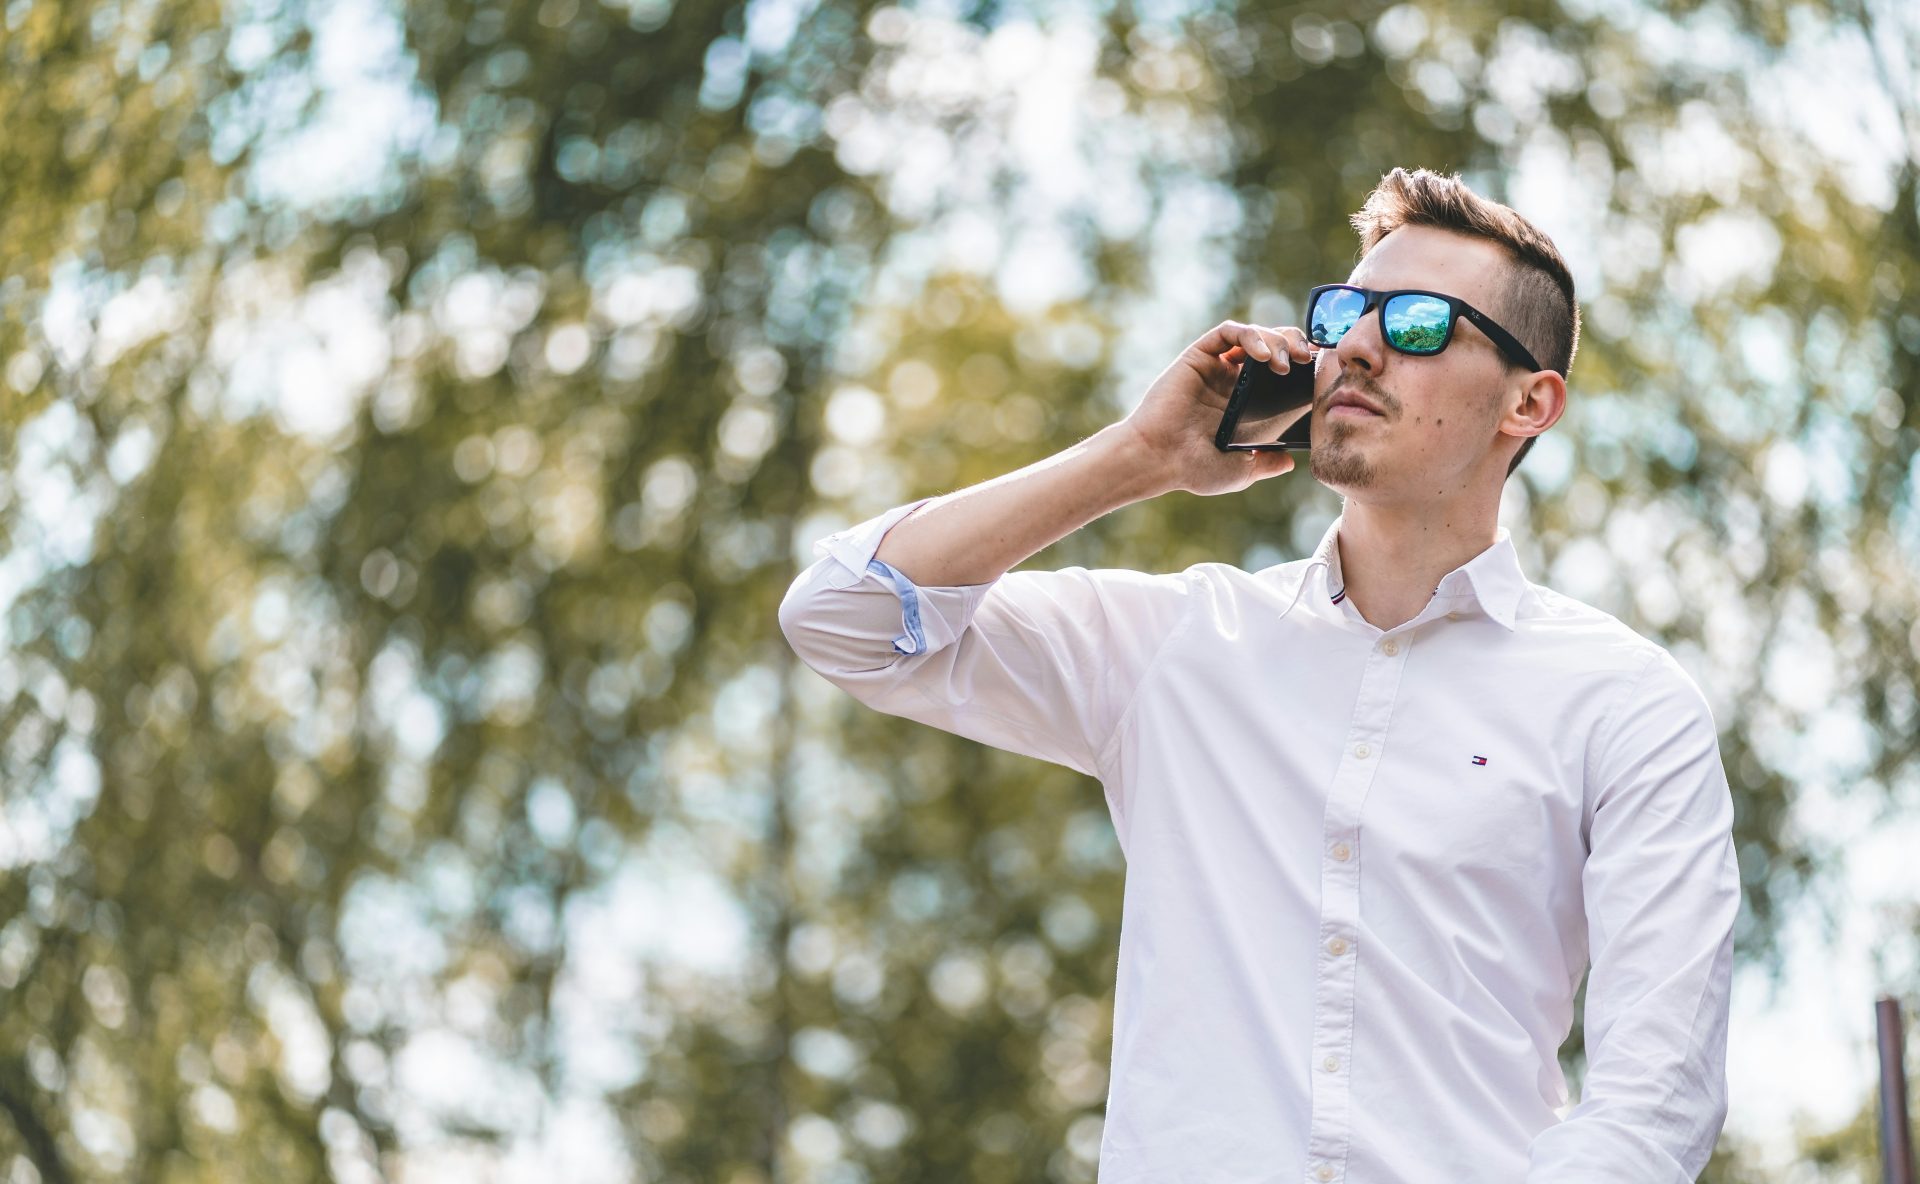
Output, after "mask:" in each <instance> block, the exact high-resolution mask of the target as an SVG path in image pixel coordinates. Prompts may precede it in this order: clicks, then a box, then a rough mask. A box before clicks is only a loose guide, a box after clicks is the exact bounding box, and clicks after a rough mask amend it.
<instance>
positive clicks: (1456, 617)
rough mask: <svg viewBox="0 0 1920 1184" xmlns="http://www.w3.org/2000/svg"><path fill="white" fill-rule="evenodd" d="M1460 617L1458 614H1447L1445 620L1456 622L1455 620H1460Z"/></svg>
mask: <svg viewBox="0 0 1920 1184" xmlns="http://www.w3.org/2000/svg"><path fill="white" fill-rule="evenodd" d="M1460 617H1461V614H1460V613H1448V614H1447V620H1449V621H1457V620H1459V619H1460Z"/></svg>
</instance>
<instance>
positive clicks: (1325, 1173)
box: [1314, 1163, 1333, 1180]
mask: <svg viewBox="0 0 1920 1184" xmlns="http://www.w3.org/2000/svg"><path fill="white" fill-rule="evenodd" d="M1314 1175H1315V1176H1317V1177H1319V1178H1320V1179H1322V1180H1331V1179H1333V1169H1332V1168H1330V1167H1328V1166H1327V1165H1326V1164H1324V1163H1323V1164H1321V1165H1320V1170H1319V1171H1316V1172H1315V1173H1314Z"/></svg>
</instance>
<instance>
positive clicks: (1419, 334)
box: [1307, 284, 1546, 370]
mask: <svg viewBox="0 0 1920 1184" xmlns="http://www.w3.org/2000/svg"><path fill="white" fill-rule="evenodd" d="M1376 308H1378V309H1379V310H1380V329H1381V335H1382V336H1383V337H1385V338H1386V339H1387V344H1388V345H1390V346H1392V347H1393V348H1394V349H1397V350H1399V351H1400V352H1401V353H1403V354H1413V355H1415V356H1417V357H1431V356H1433V355H1434V354H1437V353H1439V352H1440V351H1441V350H1443V349H1445V348H1447V343H1448V342H1450V341H1452V340H1453V323H1454V322H1455V321H1457V320H1459V319H1460V318H1461V317H1465V318H1467V319H1468V320H1469V321H1472V322H1473V323H1474V324H1475V325H1478V326H1479V327H1480V331H1481V332H1482V333H1485V334H1486V335H1487V336H1488V338H1490V339H1491V340H1492V341H1493V343H1494V344H1495V345H1497V346H1499V347H1500V350H1501V352H1502V353H1505V354H1506V355H1507V356H1508V357H1510V358H1512V359H1513V360H1514V361H1516V362H1518V363H1520V364H1521V365H1522V366H1525V367H1526V368H1527V369H1529V370H1544V369H1545V368H1546V367H1544V366H1542V365H1540V363H1538V362H1536V361H1534V360H1533V355H1532V354H1530V353H1528V352H1527V347H1526V346H1524V345H1521V344H1520V341H1519V339H1518V338H1516V337H1514V335H1513V334H1511V333H1509V332H1507V331H1506V330H1505V329H1502V328H1501V327H1500V326H1499V325H1497V324H1495V323H1494V320H1493V318H1492V317H1490V316H1488V315H1487V314H1486V313H1483V312H1481V311H1480V310H1479V309H1477V308H1475V307H1474V306H1473V305H1471V304H1468V303H1467V302H1466V301H1464V300H1461V299H1459V298H1457V297H1454V296H1447V295H1443V294H1442V293H1439V292H1423V291H1421V290H1420V289H1418V288H1396V289H1394V290H1392V291H1387V292H1381V291H1375V290H1374V289H1372V288H1360V287H1355V286H1354V285H1353V284H1321V285H1320V286H1319V287H1317V288H1315V289H1313V290H1312V291H1311V292H1308V293H1307V339H1308V340H1309V341H1311V342H1313V343H1314V344H1315V345H1321V346H1327V345H1337V344H1339V342H1340V339H1341V338H1342V337H1345V336H1346V335H1347V330H1349V329H1351V328H1353V327H1354V326H1355V325H1357V324H1359V323H1360V318H1361V317H1364V316H1366V315H1367V314H1368V313H1370V312H1372V311H1373V310H1374V309H1376Z"/></svg>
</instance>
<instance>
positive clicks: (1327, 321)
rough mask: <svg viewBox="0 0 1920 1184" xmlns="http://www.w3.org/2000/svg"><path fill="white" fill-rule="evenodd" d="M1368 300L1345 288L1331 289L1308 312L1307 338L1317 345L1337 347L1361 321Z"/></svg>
mask: <svg viewBox="0 0 1920 1184" xmlns="http://www.w3.org/2000/svg"><path fill="white" fill-rule="evenodd" d="M1366 305H1367V298H1366V297H1365V296H1362V295H1361V294H1360V293H1358V292H1349V291H1348V290H1347V289H1345V288H1329V289H1328V290H1327V291H1325V292H1322V293H1320V297H1319V299H1317V300H1315V301H1314V302H1313V307H1312V308H1311V309H1310V310H1308V312H1307V337H1308V339H1309V340H1311V341H1312V342H1313V343H1314V344H1315V345H1337V344H1339V342H1340V339H1341V338H1342V337H1345V336H1346V335H1347V330H1348V329H1351V328H1353V326H1354V324H1355V322H1357V321H1359V319H1360V310H1361V309H1363V308H1365V307H1366Z"/></svg>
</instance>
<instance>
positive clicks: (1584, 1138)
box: [1527, 650, 1740, 1184]
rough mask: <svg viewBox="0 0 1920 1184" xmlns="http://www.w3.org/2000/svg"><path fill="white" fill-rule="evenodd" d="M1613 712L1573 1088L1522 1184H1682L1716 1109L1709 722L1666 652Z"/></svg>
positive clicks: (1588, 895) (1718, 1048)
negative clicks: (1579, 1067) (1581, 1080)
mask: <svg viewBox="0 0 1920 1184" xmlns="http://www.w3.org/2000/svg"><path fill="white" fill-rule="evenodd" d="M1613 714H1614V715H1615V717H1616V721H1617V722H1616V723H1615V725H1614V726H1613V727H1612V729H1611V732H1610V735H1608V736H1606V737H1604V738H1603V739H1602V740H1601V741H1600V744H1601V747H1600V748H1599V749H1598V750H1597V756H1596V759H1595V762H1594V767H1593V768H1592V769H1591V770H1590V775H1591V776H1593V777H1594V781H1593V784H1594V786H1595V795H1596V796H1595V798H1594V805H1593V813H1592V816H1591V822H1590V827H1591V829H1590V832H1589V842H1588V856H1587V862H1586V866H1585V869H1584V871H1583V873H1582V885H1583V889H1584V893H1585V911H1586V917H1587V933H1588V942H1589V949H1590V951H1591V956H1592V963H1591V970H1590V973H1589V977H1588V980H1587V1001H1586V1041H1587V1073H1586V1082H1585V1086H1584V1088H1583V1089H1582V1091H1581V1099H1580V1102H1579V1104H1578V1105H1576V1106H1575V1107H1574V1108H1573V1109H1572V1110H1570V1111H1569V1112H1568V1113H1567V1116H1566V1118H1565V1120H1564V1121H1562V1122H1560V1123H1558V1124H1556V1125H1554V1126H1551V1127H1548V1128H1547V1129H1546V1130H1543V1131H1541V1132H1540V1133H1539V1134H1538V1135H1536V1136H1535V1137H1534V1139H1533V1142H1532V1144H1531V1146H1530V1148H1529V1166H1528V1171H1527V1181H1528V1184H1686V1182H1691V1181H1693V1180H1695V1179H1696V1178H1698V1176H1699V1174H1700V1172H1701V1170H1702V1169H1703V1168H1704V1167H1705V1166H1706V1163H1707V1160H1708V1158H1709V1157H1710V1156H1711V1155H1712V1153H1713V1147H1714V1143H1715V1141H1716V1140H1717V1139H1718V1137H1719V1134H1720V1130H1721V1127H1722V1125H1723V1123H1724V1122H1725V1119H1726V1115H1727V1081H1726V1053H1727V1023H1728V1011H1729V1003H1730V993H1731V986H1732V978H1733V928H1734V920H1735V917H1736V915H1737V913H1738V910H1739V907H1740V870H1739V864H1738V862H1737V860H1736V857H1735V852H1734V844H1733V797H1732V793H1731V791H1730V789H1729V788H1728V784H1727V777H1726V771H1725V768H1724V767H1723V765H1722V764H1721V761H1720V749H1719V740H1718V736H1717V732H1716V729H1715V727H1714V723H1713V717H1712V714H1711V711H1710V709H1709V707H1708V704H1707V702H1706V699H1705V698H1704V696H1702V695H1701V693H1700V689H1699V687H1698V686H1696V685H1695V684H1694V682H1693V680H1692V679H1691V678H1690V677H1689V676H1688V675H1687V673H1686V672H1685V670H1683V669H1682V668H1681V667H1680V665H1679V663H1677V662H1676V661H1674V659H1673V657H1672V656H1671V655H1670V654H1668V653H1667V652H1666V651H1665V650H1660V651H1657V652H1656V653H1654V654H1653V655H1651V657H1650V658H1649V660H1648V662H1647V664H1646V666H1645V667H1644V668H1643V669H1642V671H1641V673H1640V675H1639V676H1638V678H1637V679H1636V680H1635V682H1634V683H1633V685H1632V686H1631V687H1630V688H1629V690H1628V692H1627V694H1626V696H1625V697H1624V698H1623V700H1622V701H1621V703H1620V705H1619V706H1618V707H1617V708H1615V710H1614V713H1613Z"/></svg>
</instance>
